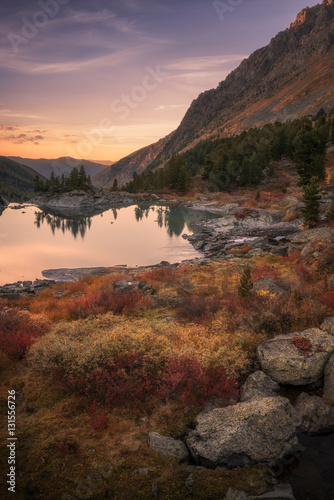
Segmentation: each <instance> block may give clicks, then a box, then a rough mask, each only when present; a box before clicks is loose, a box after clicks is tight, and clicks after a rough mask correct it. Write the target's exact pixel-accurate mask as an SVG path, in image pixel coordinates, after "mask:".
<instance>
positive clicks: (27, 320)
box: [0, 308, 49, 359]
mask: <svg viewBox="0 0 334 500" xmlns="http://www.w3.org/2000/svg"><path fill="white" fill-rule="evenodd" d="M48 331H49V327H48V325H47V324H46V323H44V322H43V321H40V320H36V319H35V318H34V317H33V316H32V315H31V314H29V313H28V312H26V311H18V310H17V309H9V308H4V309H2V310H0V349H2V350H3V351H4V352H6V353H7V354H9V355H10V356H13V357H15V358H18V359H22V358H23V356H24V355H25V353H26V351H27V350H28V349H29V347H30V346H31V344H32V343H33V342H34V341H35V340H36V339H37V338H38V337H40V336H41V335H43V334H45V333H47V332H48Z"/></svg>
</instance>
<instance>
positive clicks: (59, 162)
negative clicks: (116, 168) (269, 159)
mask: <svg viewBox="0 0 334 500" xmlns="http://www.w3.org/2000/svg"><path fill="white" fill-rule="evenodd" d="M9 158H10V159H11V160H14V161H16V162H18V163H21V164H23V165H27V166H28V167H31V168H33V169H34V170H36V172H38V173H39V174H41V175H44V176H45V177H47V178H50V175H51V172H52V170H53V171H54V173H55V175H61V174H65V175H66V176H67V175H69V173H70V172H71V170H72V168H73V167H77V168H80V167H81V165H83V166H84V167H85V170H86V174H87V175H90V176H91V177H93V176H94V175H95V174H97V173H98V172H101V170H104V169H105V168H106V166H105V165H104V164H101V163H96V162H92V161H89V160H76V159H74V158H71V157H70V156H66V157H65V156H63V157H61V158H57V159H55V160H47V159H45V158H40V159H36V160H35V159H32V158H21V157H20V156H10V157H9Z"/></svg>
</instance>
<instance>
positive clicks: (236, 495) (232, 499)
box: [224, 488, 247, 500]
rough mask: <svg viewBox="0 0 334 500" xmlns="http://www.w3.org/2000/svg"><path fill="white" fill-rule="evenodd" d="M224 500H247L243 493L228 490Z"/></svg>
mask: <svg viewBox="0 0 334 500" xmlns="http://www.w3.org/2000/svg"><path fill="white" fill-rule="evenodd" d="M224 500H247V495H246V493H245V492H244V491H237V490H232V488H229V489H228V491H227V493H226V496H225V498H224Z"/></svg>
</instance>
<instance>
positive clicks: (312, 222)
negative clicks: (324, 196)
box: [302, 177, 321, 227]
mask: <svg viewBox="0 0 334 500" xmlns="http://www.w3.org/2000/svg"><path fill="white" fill-rule="evenodd" d="M303 191H304V197H303V202H304V204H305V206H304V208H303V209H302V212H303V215H304V220H305V224H307V225H308V226H309V227H314V226H316V224H317V223H318V222H319V219H320V200H321V188H320V185H319V179H318V177H312V178H311V180H310V183H309V184H307V185H305V186H303Z"/></svg>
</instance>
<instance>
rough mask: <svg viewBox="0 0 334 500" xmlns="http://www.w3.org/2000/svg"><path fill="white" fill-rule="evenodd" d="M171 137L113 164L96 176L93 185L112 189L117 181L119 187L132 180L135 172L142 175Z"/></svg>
mask: <svg viewBox="0 0 334 500" xmlns="http://www.w3.org/2000/svg"><path fill="white" fill-rule="evenodd" d="M170 137H171V136H170V135H168V136H167V137H165V138H164V139H160V141H158V142H156V143H155V144H151V145H150V146H146V147H145V148H142V149H139V151H135V152H134V153H132V154H130V155H129V156H126V157H125V158H123V159H122V160H119V161H117V162H115V163H113V164H112V165H111V166H110V167H107V168H105V169H104V170H102V172H99V173H98V174H96V175H94V177H93V178H92V180H93V184H94V185H95V186H98V187H112V185H113V183H114V180H115V179H117V182H118V185H119V186H121V185H122V184H124V183H126V182H128V181H129V180H131V179H132V176H133V173H134V172H136V173H137V174H140V173H141V172H143V171H144V170H145V168H146V167H147V166H148V165H149V164H150V163H151V162H152V161H153V160H154V159H155V158H156V157H157V155H158V154H159V153H160V152H161V151H162V150H163V148H164V146H165V145H166V143H167V142H168V140H169V139H170Z"/></svg>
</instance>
